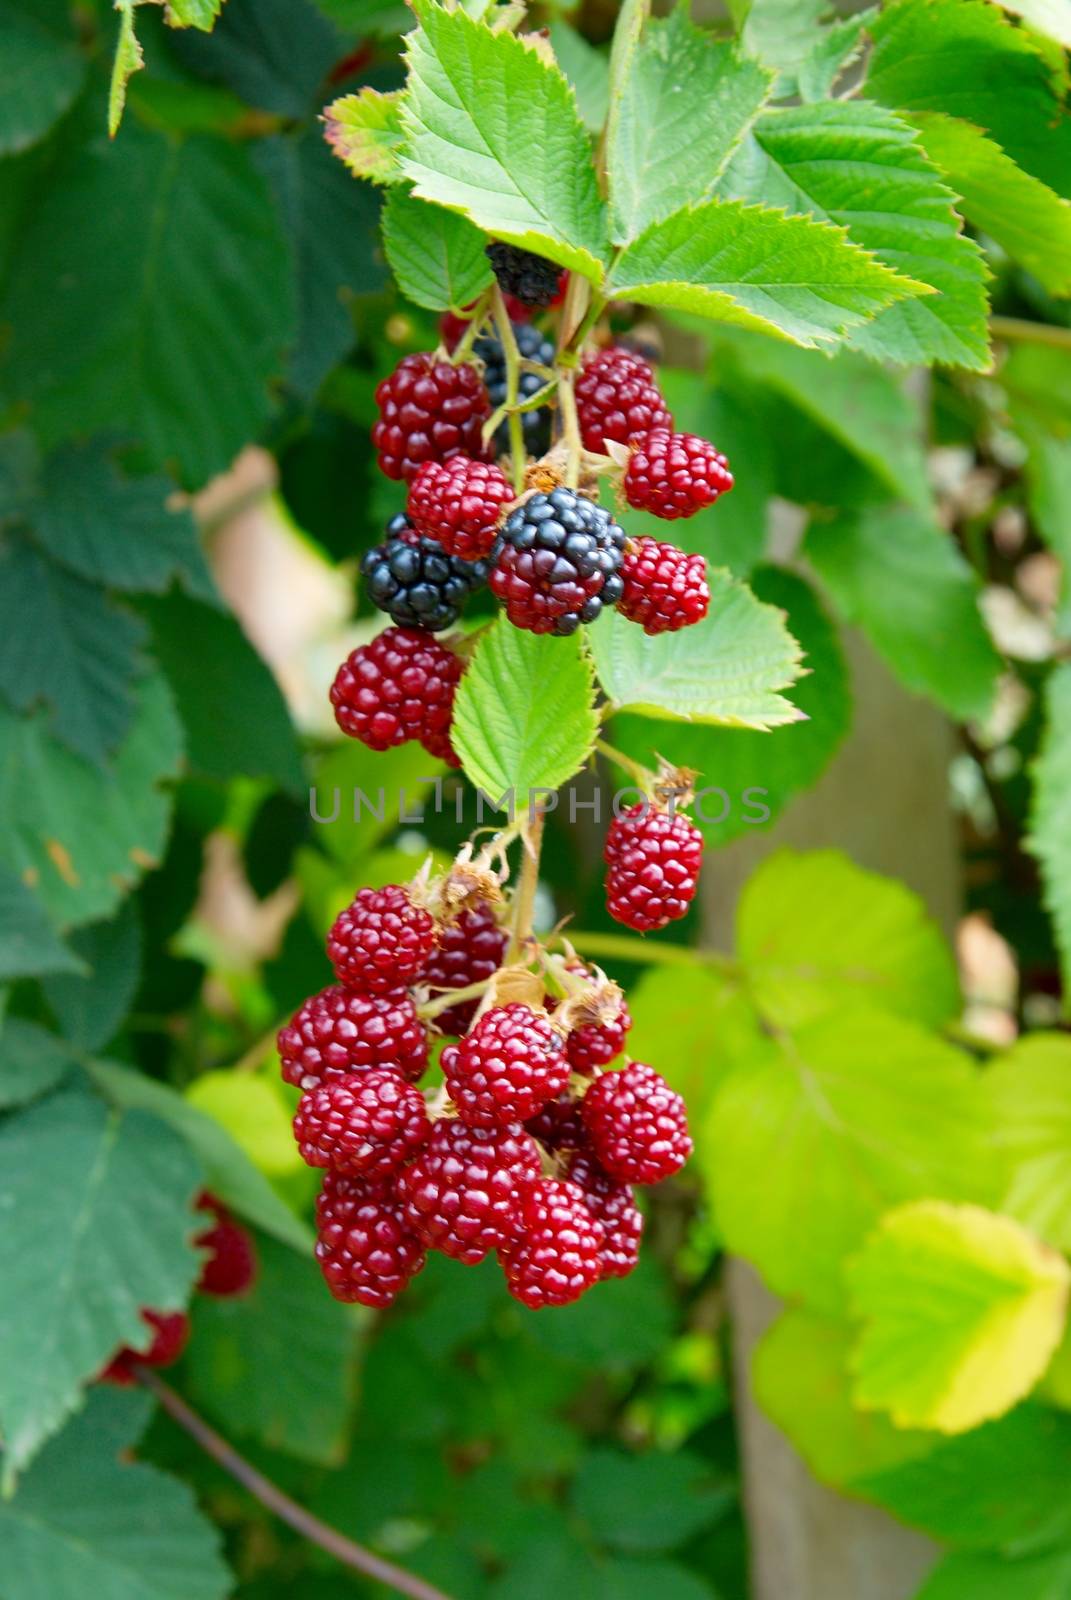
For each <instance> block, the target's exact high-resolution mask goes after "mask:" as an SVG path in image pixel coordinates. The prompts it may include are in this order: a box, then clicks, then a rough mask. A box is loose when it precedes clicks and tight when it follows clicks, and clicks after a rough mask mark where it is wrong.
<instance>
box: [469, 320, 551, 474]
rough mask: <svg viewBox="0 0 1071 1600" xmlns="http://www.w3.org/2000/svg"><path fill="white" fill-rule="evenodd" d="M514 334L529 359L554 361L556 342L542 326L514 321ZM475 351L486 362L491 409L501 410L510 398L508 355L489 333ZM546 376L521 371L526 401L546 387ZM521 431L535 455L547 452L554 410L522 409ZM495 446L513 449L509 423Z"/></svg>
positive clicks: (497, 436)
mask: <svg viewBox="0 0 1071 1600" xmlns="http://www.w3.org/2000/svg"><path fill="white" fill-rule="evenodd" d="M513 337H514V338H515V339H516V341H517V349H518V350H519V351H520V353H521V355H522V356H523V357H524V359H525V360H526V361H538V362H539V364H540V366H542V367H550V366H553V364H554V341H553V339H547V338H545V337H544V335H543V334H541V333H540V331H539V329H538V328H535V327H533V326H532V324H531V323H530V322H515V323H514V324H513ZM472 353H473V355H475V356H479V358H480V360H481V361H482V362H483V381H484V387H485V388H486V390H487V398H488V399H489V400H490V402H491V410H492V411H497V410H498V407H499V406H500V405H502V404H503V403H504V401H505V398H506V358H505V355H504V354H503V350H502V345H501V343H500V341H499V340H498V339H496V338H494V336H493V335H491V334H485V335H484V336H483V337H482V338H480V339H477V340H476V343H475V344H474V345H473V347H472ZM545 381H546V380H545V379H543V378H541V377H540V376H539V374H538V372H525V371H523V370H522V372H521V380H520V383H519V385H518V393H519V396H520V398H521V399H522V400H530V399H531V398H532V396H533V395H534V394H538V392H539V390H540V389H542V388H543V386H544V383H545ZM521 431H522V433H523V435H524V448H525V449H526V450H527V451H528V454H529V455H531V456H541V455H545V454H546V452H547V451H548V450H549V449H550V433H551V413H550V409H549V408H548V407H547V406H540V407H539V408H538V409H537V410H536V411H522V412H521ZM495 448H496V449H497V450H498V451H499V452H502V451H503V450H508V449H509V424H508V423H506V422H503V423H501V424H500V425H499V426H498V427H497V428H496V429H495Z"/></svg>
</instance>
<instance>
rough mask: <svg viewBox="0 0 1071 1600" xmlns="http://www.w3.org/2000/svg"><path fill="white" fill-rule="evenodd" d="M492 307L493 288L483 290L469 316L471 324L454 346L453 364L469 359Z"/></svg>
mask: <svg viewBox="0 0 1071 1600" xmlns="http://www.w3.org/2000/svg"><path fill="white" fill-rule="evenodd" d="M490 309H491V290H490V289H485V290H484V291H483V294H482V295H481V296H480V298H479V299H478V300H477V302H476V304H475V305H474V306H473V308H472V316H471V317H470V318H469V325H468V327H467V328H466V329H465V331H464V333H463V334H462V335H461V338H460V339H459V340H458V342H457V345H456V346H455V348H454V353H453V355H452V356H451V357H450V362H451V365H452V366H455V367H456V366H458V365H459V364H460V363H461V362H462V361H464V360H466V359H467V357H468V356H469V354H470V352H471V350H472V347H473V345H474V344H475V343H476V340H477V339H478V338H479V334H480V329H481V328H482V327H483V325H484V323H485V322H486V321H487V314H488V312H489V311H490Z"/></svg>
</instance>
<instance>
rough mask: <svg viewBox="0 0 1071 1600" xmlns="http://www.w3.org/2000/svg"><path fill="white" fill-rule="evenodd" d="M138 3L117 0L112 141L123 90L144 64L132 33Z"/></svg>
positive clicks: (110, 124) (110, 123)
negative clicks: (117, 30) (117, 27)
mask: <svg viewBox="0 0 1071 1600" xmlns="http://www.w3.org/2000/svg"><path fill="white" fill-rule="evenodd" d="M136 4H137V0H118V3H117V4H116V8H115V9H116V10H117V11H118V13H119V37H118V39H117V40H116V43H115V56H114V58H113V60H112V75H111V82H110V84H109V87H108V132H109V134H110V135H111V137H112V138H113V139H114V138H115V136H116V134H117V133H118V132H119V124H120V123H121V122H122V120H123V112H124V111H125V110H126V91H127V88H128V86H129V83H130V80H131V78H132V77H133V76H134V74H135V72H140V71H141V69H142V67H143V66H144V65H145V55H144V52H143V51H142V48H141V45H140V44H139V42H138V36H137V34H136V33H135V32H134V7H135V5H136Z"/></svg>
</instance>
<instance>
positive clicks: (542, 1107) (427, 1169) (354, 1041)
mask: <svg viewBox="0 0 1071 1600" xmlns="http://www.w3.org/2000/svg"><path fill="white" fill-rule="evenodd" d="M422 901H426V903H422ZM433 904H437V902H436V901H435V900H434V896H433V895H432V894H430V893H429V892H428V891H424V894H423V895H422V896H419V895H418V894H417V893H416V891H415V890H414V889H410V888H406V887H403V886H401V885H398V884H392V885H389V886H388V887H387V888H384V889H362V890H361V891H360V892H359V893H358V895H357V897H356V899H355V900H354V901H353V904H352V905H351V906H349V907H348V908H347V909H346V910H345V911H344V912H342V914H341V915H340V916H339V917H338V918H337V920H336V922H335V924H334V926H333V927H332V929H331V932H330V934H329V936H328V941H327V950H328V955H329V957H330V959H331V963H332V965H333V967H334V970H335V975H336V978H337V979H338V982H337V983H335V984H333V985H332V986H331V987H330V988H328V989H325V990H323V991H322V993H320V994H317V995H314V996H313V997H312V998H311V999H309V1000H307V1001H306V1002H305V1004H304V1005H303V1006H302V1007H301V1009H300V1010H299V1011H298V1012H297V1014H296V1015H295V1017H294V1018H293V1020H292V1021H291V1022H290V1023H289V1025H288V1026H287V1027H285V1028H284V1029H283V1030H282V1032H281V1033H280V1035H279V1055H280V1059H281V1063H282V1072H283V1077H284V1078H285V1079H286V1081H287V1082H288V1083H292V1084H296V1085H297V1086H298V1087H299V1088H300V1089H301V1090H302V1091H303V1092H302V1097H301V1101H300V1104H299V1106H298V1109H297V1113H296V1115H295V1118H294V1134H295V1137H296V1139H297V1142H298V1146H299V1148H300V1150H301V1154H302V1156H303V1158H304V1159H305V1161H307V1162H308V1163H309V1164H310V1165H311V1166H314V1167H319V1168H322V1169H324V1178H323V1186H322V1189H321V1192H320V1196H319V1199H318V1202H317V1208H316V1219H317V1245H316V1255H317V1259H318V1261H319V1263H320V1267H321V1270H322V1272H323V1275H324V1278H325V1280H326V1282H327V1285H328V1288H329V1289H330V1291H331V1293H332V1294H333V1295H334V1296H335V1297H336V1298H337V1299H339V1300H345V1301H356V1302H359V1303H360V1304H362V1305H367V1306H374V1307H378V1308H382V1307H385V1306H388V1305H390V1304H391V1303H392V1301H393V1300H394V1299H395V1298H396V1296H397V1295H398V1294H399V1293H400V1291H401V1290H402V1289H404V1288H405V1286H406V1284H407V1283H408V1282H409V1281H410V1279H411V1278H412V1277H414V1276H415V1274H416V1273H418V1272H419V1271H420V1269H421V1267H422V1266H423V1265H424V1261H425V1258H426V1253H427V1251H428V1250H440V1251H442V1252H443V1253H444V1254H445V1255H448V1256H453V1257H455V1258H456V1259H457V1260H459V1261H463V1262H466V1263H468V1264H470V1265H471V1264H474V1263H476V1262H478V1261H482V1260H483V1259H484V1257H485V1256H487V1255H489V1254H491V1253H492V1252H494V1253H496V1254H497V1256H498V1259H499V1261H500V1262H501V1265H502V1268H503V1270H504V1272H505V1276H506V1282H507V1284H508V1287H509V1290H510V1293H511V1294H512V1295H513V1296H514V1297H515V1298H516V1299H518V1300H520V1301H521V1302H522V1303H523V1304H524V1305H526V1306H530V1307H533V1308H538V1307H541V1306H551V1305H565V1304H567V1303H568V1302H569V1301H571V1300H575V1299H576V1298H577V1297H578V1296H579V1295H580V1294H582V1293H583V1292H584V1291H585V1290H586V1289H588V1288H590V1287H591V1286H592V1284H594V1283H596V1282H598V1280H599V1279H601V1278H607V1277H619V1276H624V1275H625V1274H626V1273H628V1272H630V1271H631V1270H632V1268H633V1267H634V1266H635V1265H636V1261H637V1258H638V1251H639V1242H640V1235H641V1233H642V1231H643V1217H642V1214H641V1213H640V1211H639V1210H638V1208H637V1206H636V1204H635V1199H634V1195H633V1190H632V1185H634V1184H652V1183H658V1182H660V1181H661V1180H662V1179H663V1178H667V1177H669V1176H670V1175H671V1174H672V1173H674V1172H676V1171H678V1169H679V1168H680V1167H681V1166H683V1164H684V1162H685V1161H686V1160H687V1158H688V1156H689V1155H690V1153H691V1148H692V1146H691V1140H690V1138H689V1135H688V1125H687V1117H686V1114H685V1109H684V1103H683V1101H682V1100H681V1098H680V1096H679V1095H677V1094H675V1093H674V1091H673V1090H672V1089H670V1088H669V1086H668V1084H666V1083H665V1081H664V1080H663V1079H662V1078H661V1077H660V1076H659V1074H658V1073H657V1072H655V1071H654V1069H653V1068H651V1067H649V1066H646V1065H644V1064H643V1063H640V1062H629V1063H627V1064H626V1065H625V1066H623V1067H621V1068H619V1069H617V1070H611V1071H605V1070H604V1069H605V1068H606V1067H607V1066H608V1065H609V1063H610V1062H611V1061H613V1060H614V1058H615V1057H616V1056H617V1055H618V1054H619V1053H620V1051H621V1049H622V1047H623V1045H624V1042H625V1036H626V1033H627V1031H628V1028H629V1026H630V1019H629V1016H628V1010H627V1007H626V1006H625V1004H624V1002H623V1000H622V999H621V996H620V992H619V991H617V990H616V988H615V986H613V985H608V984H606V982H605V980H602V979H601V975H599V974H596V973H593V972H590V971H589V970H588V969H587V968H585V967H583V966H582V965H581V964H579V963H576V962H573V963H571V964H569V965H568V966H564V967H562V968H561V972H562V973H564V974H565V977H564V980H558V981H559V992H558V993H557V994H554V993H546V994H545V995H544V1001H543V1004H542V1005H530V1004H524V1003H520V1002H516V1001H512V1002H508V1003H504V1004H491V1005H490V1006H489V1007H487V1008H486V1009H485V1008H484V1007H483V1006H482V1005H481V1001H480V999H479V997H478V996H477V997H473V996H472V994H471V993H466V995H464V996H463V997H462V999H461V1000H459V1001H458V1003H457V1004H456V1005H452V1006H450V1007H449V1008H448V1009H446V1010H443V1009H441V1007H438V1006H436V1005H435V1003H434V1002H433V1003H432V1004H431V1005H430V1006H428V1005H427V996H428V995H433V994H439V995H447V994H449V993H450V992H451V991H454V990H459V991H460V990H465V991H469V990H471V989H472V988H473V987H475V986H479V985H484V986H486V985H487V984H488V983H489V981H490V980H491V979H492V977H493V975H494V973H495V972H496V971H497V969H498V968H499V967H500V965H501V963H502V961H503V959H504V956H505V953H506V948H507V936H506V933H505V931H504V929H503V927H502V926H501V925H500V923H499V920H498V918H497V916H496V913H495V908H494V907H493V906H492V905H491V904H490V903H489V902H488V901H487V900H486V899H479V898H476V899H475V900H474V901H472V902H471V903H469V904H467V905H466V906H465V908H464V909H462V910H461V911H460V912H459V913H457V914H454V915H453V916H447V915H446V914H445V913H444V912H442V911H441V910H439V911H437V913H436V914H435V915H433V914H432V911H431V910H430V909H428V907H429V906H431V905H433ZM561 989H564V991H565V992H564V995H563V993H562V992H561ZM421 997H423V1000H421ZM422 1005H423V1006H424V1007H425V1008H426V1009H427V1010H428V1011H429V1013H431V1012H435V1011H437V1012H438V1015H437V1018H436V1022H435V1027H436V1029H437V1031H438V1032H440V1033H443V1034H446V1035H447V1036H449V1037H451V1038H453V1039H454V1040H456V1042H455V1043H452V1044H450V1045H448V1046H447V1047H446V1048H445V1049H444V1050H443V1052H442V1055H441V1066H442V1072H443V1078H444V1083H443V1088H442V1090H440V1091H439V1092H438V1094H436V1095H435V1096H434V1097H433V1098H432V1099H431V1101H430V1102H429V1099H428V1098H427V1097H426V1096H425V1094H424V1093H423V1092H422V1091H421V1090H420V1089H419V1088H418V1087H417V1084H418V1080H419V1079H420V1077H421V1075H422V1074H423V1072H424V1070H425V1068H426V1067H427V1063H428V1049H429V1031H430V1030H429V1026H428V1023H427V1022H426V1021H425V1020H423V1018H422V1014H421V1010H422Z"/></svg>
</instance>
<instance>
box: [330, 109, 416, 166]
mask: <svg viewBox="0 0 1071 1600" xmlns="http://www.w3.org/2000/svg"><path fill="white" fill-rule="evenodd" d="M403 93H404V91H403V90H401V89H395V90H393V91H392V92H391V93H389V94H384V93H383V92H382V91H381V90H379V89H370V88H367V87H366V88H364V89H359V90H358V91H357V93H356V94H344V95H341V96H340V97H339V99H337V100H332V102H331V104H330V105H329V106H328V107H327V109H326V111H325V112H324V138H325V139H326V140H327V142H328V144H329V145H330V146H331V149H332V150H333V151H334V153H335V155H336V156H337V157H338V158H339V160H340V161H342V162H344V163H345V165H346V166H347V167H349V169H350V171H351V172H352V173H353V175H354V177H355V178H367V179H369V181H370V182H372V183H401V181H402V168H401V162H400V159H399V158H400V156H401V153H402V151H403V149H404V148H405V130H404V129H403V127H402V97H403Z"/></svg>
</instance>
